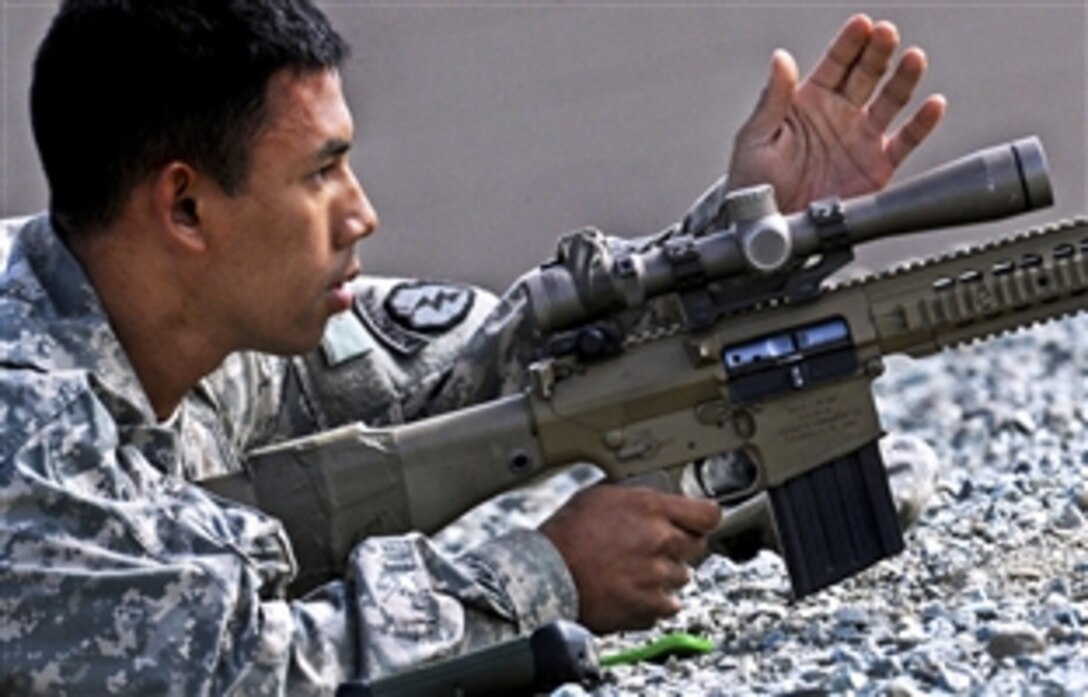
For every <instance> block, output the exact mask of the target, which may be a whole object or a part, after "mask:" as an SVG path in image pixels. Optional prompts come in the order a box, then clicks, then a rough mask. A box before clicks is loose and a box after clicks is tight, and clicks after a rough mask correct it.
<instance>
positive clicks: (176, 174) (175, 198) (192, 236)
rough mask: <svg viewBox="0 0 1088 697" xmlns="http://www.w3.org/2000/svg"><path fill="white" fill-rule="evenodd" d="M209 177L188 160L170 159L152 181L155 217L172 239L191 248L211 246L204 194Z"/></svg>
mask: <svg viewBox="0 0 1088 697" xmlns="http://www.w3.org/2000/svg"><path fill="white" fill-rule="evenodd" d="M206 180H207V177H204V176H201V175H200V174H199V173H197V171H196V170H195V169H193V167H192V166H190V165H189V164H187V163H185V162H180V161H174V162H170V163H169V164H167V165H166V166H164V167H163V168H162V169H160V170H159V172H158V174H157V175H156V176H155V178H154V180H153V182H152V200H153V206H154V208H155V217H156V218H157V219H158V220H159V223H160V227H161V229H162V230H163V231H164V232H165V233H166V234H167V235H168V237H169V240H170V241H171V242H174V243H176V244H180V245H181V246H183V247H185V248H187V249H189V250H191V251H203V250H205V249H206V248H207V242H208V241H207V238H206V234H205V233H206V230H205V227H204V222H205V221H204V219H203V218H204V212H205V211H204V208H205V205H204V203H205V202H204V194H205V193H206V192H205V191H203V189H205V187H206V186H207V182H206Z"/></svg>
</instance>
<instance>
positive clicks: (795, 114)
mask: <svg viewBox="0 0 1088 697" xmlns="http://www.w3.org/2000/svg"><path fill="white" fill-rule="evenodd" d="M898 46H899V32H898V30H897V29H896V27H895V25H894V24H892V23H890V22H883V21H882V22H877V23H875V24H874V23H873V21H872V20H871V19H869V17H867V16H865V15H860V14H859V15H855V16H853V17H851V18H850V19H849V20H847V22H846V23H845V24H844V25H843V26H842V28H841V29H840V30H839V33H838V35H837V36H836V37H835V39H834V40H833V41H832V42H831V44H830V46H828V49H827V52H826V53H825V54H824V57H823V58H822V59H821V60H820V62H819V63H818V64H817V66H816V68H815V69H814V70H813V71H812V73H811V74H810V75H809V76H808V78H806V79H805V81H804V82H803V83H802V84H801V85H800V86H798V84H797V79H798V78H797V75H798V73H797V65H796V63H795V62H794V60H793V58H792V57H791V56H790V54H789V53H787V52H786V51H783V50H778V51H775V53H774V56H773V58H772V60H771V75H770V78H769V79H768V81H767V85H766V87H764V89H763V94H762V95H761V96H760V99H759V103H758V104H757V105H756V108H755V111H753V113H752V115H751V116H750V117H749V118H748V120H747V121H746V122H745V124H744V125H743V126H742V127H741V129H740V130H739V131H738V132H737V135H736V137H735V139H734V141H733V153H732V158H731V160H730V164H729V185H730V187H731V188H740V187H744V186H752V185H754V184H763V183H766V184H771V185H773V186H774V188H775V193H776V198H777V200H778V206H779V208H780V209H781V210H782V212H784V213H785V212H792V211H796V210H800V209H802V208H804V207H805V206H807V205H808V204H809V203H810V202H812V201H814V200H817V199H821V198H825V197H828V196H841V197H844V198H845V197H848V196H856V195H859V194H864V193H869V192H871V191H874V190H877V189H880V188H882V187H883V186H884V185H885V184H887V183H888V181H889V180H890V179H891V177H892V175H893V174H894V173H895V170H896V169H897V168H898V167H899V165H900V163H902V162H903V160H904V159H905V158H906V157H907V156H908V155H909V154H910V153H911V151H913V150H914V149H915V148H916V147H917V146H918V144H919V143H921V142H922V141H923V140H924V139H925V138H926V137H927V136H928V135H929V134H930V133H931V132H932V131H933V129H934V128H935V127H936V126H937V123H938V122H939V121H940V120H941V117H942V116H943V115H944V111H945V100H944V97H942V96H940V95H930V96H929V97H927V98H926V100H925V101H924V102H922V104H921V105H920V106H919V107H918V109H917V110H916V111H915V112H914V114H913V115H912V116H911V117H910V118H908V119H906V120H905V121H904V122H903V123H902V125H901V126H900V127H899V128H898V129H897V130H896V131H895V132H893V133H888V129H889V127H890V126H891V125H892V122H893V121H894V120H895V118H896V117H897V116H898V115H899V113H900V112H901V111H902V110H903V107H904V106H906V104H907V102H908V101H909V100H910V98H911V95H912V94H913V92H914V89H915V87H917V85H918V82H919V81H920V80H921V79H922V75H923V74H924V73H925V70H926V57H925V54H924V53H923V52H922V51H921V49H918V48H916V47H912V48H909V49H907V50H906V51H904V52H903V55H902V57H901V58H900V59H899V62H898V63H897V64H896V65H895V69H894V71H892V73H891V77H889V78H888V79H887V80H886V81H884V78H885V77H886V75H887V73H888V70H889V68H890V67H891V65H892V55H893V54H894V53H895V50H896V48H897V47H898ZM882 81H884V82H883V85H881V82H882ZM878 87H879V89H878ZM874 95H875V97H874Z"/></svg>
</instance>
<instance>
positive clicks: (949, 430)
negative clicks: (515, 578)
mask: <svg viewBox="0 0 1088 697" xmlns="http://www.w3.org/2000/svg"><path fill="white" fill-rule="evenodd" d="M1082 337H1083V339H1082ZM1086 373H1088V319H1085V318H1076V319H1073V320H1065V321H1062V322H1058V323H1053V324H1049V325H1046V326H1043V327H1039V328H1036V329H1035V330H1033V331H1030V332H1021V333H1018V334H1016V335H1013V336H1007V337H1003V338H1000V339H997V340H994V341H991V342H988V343H984V344H978V345H975V346H971V347H966V348H961V349H958V350H955V351H949V352H946V353H944V354H942V355H940V356H935V357H931V358H928V359H925V360H919V361H911V360H908V359H905V358H901V357H892V358H890V359H889V360H888V370H887V373H886V374H885V375H884V376H883V377H882V378H881V379H880V380H879V381H878V382H877V383H876V387H875V394H876V396H877V400H878V403H879V408H880V412H881V415H882V419H883V421H884V426H885V428H886V429H887V430H889V431H897V432H901V433H908V434H913V435H915V436H918V437H920V438H922V439H924V440H925V441H926V442H928V443H929V444H930V445H931V446H932V447H933V449H934V451H935V452H936V453H937V456H938V458H939V460H940V462H941V463H942V464H941V469H940V472H939V475H938V486H937V491H936V493H935V495H934V496H933V498H932V499H931V501H930V504H929V506H928V507H927V509H926V511H925V512H924V514H923V515H922V517H921V520H920V521H919V522H918V523H917V525H915V526H914V528H913V529H912V530H911V531H910V532H909V533H908V534H907V536H906V543H907V549H906V551H905V552H904V553H903V554H901V555H899V556H898V557H896V558H894V559H890V560H886V561H884V562H881V563H880V564H878V565H877V566H875V567H873V568H872V569H870V570H868V571H866V572H864V573H862V574H859V575H858V576H856V577H854V578H852V579H850V580H848V581H846V582H844V583H842V584H839V585H838V586H835V587H833V588H830V589H827V590H824V591H821V592H819V593H817V594H815V595H814V596H811V597H809V598H806V599H804V600H803V601H800V602H791V601H790V599H789V584H788V579H787V576H786V572H785V567H784V565H783V564H782V562H781V561H780V560H779V558H778V557H777V556H775V555H774V554H771V553H769V552H764V553H761V554H760V555H759V556H757V557H756V558H754V559H753V560H751V561H749V562H746V563H743V564H737V563H734V562H732V561H730V560H728V559H726V558H724V557H718V556H713V557H710V558H709V559H707V560H706V561H705V562H704V563H703V564H702V565H701V566H700V567H699V568H698V569H697V570H696V573H695V580H694V582H693V583H692V584H691V585H690V586H689V587H688V588H687V589H686V590H685V591H684V593H683V599H684V602H685V609H684V611H683V612H682V613H681V614H680V615H679V616H677V617H676V618H674V619H673V620H670V621H668V622H665V623H662V624H660V625H659V626H658V627H656V628H655V629H653V630H651V631H648V632H632V633H627V634H621V635H616V636H611V637H605V638H602V639H601V640H600V643H599V650H600V652H601V653H602V654H604V653H611V652H613V651H616V650H620V649H623V648H628V647H632V646H637V645H640V644H644V643H647V642H649V641H652V640H654V639H656V638H659V637H660V636H662V635H663V634H665V633H667V632H689V633H694V634H698V635H701V636H704V637H707V638H709V639H710V640H712V641H713V643H714V646H715V649H714V650H713V651H712V652H711V653H709V654H706V655H703V656H699V657H695V658H684V659H670V660H669V661H668V662H666V663H664V664H661V665H654V664H640V665H638V666H633V667H618V668H614V669H611V670H610V671H608V681H607V682H606V683H605V684H604V685H603V686H601V687H599V688H597V689H596V690H594V691H593V692H592V693H589V694H592V695H597V696H601V697H605V696H608V697H611V696H614V695H684V696H688V695H741V694H790V693H792V694H805V695H809V694H825V693H835V694H839V693H851V694H859V695H897V696H898V695H921V694H927V695H928V694H957V695H959V694H970V695H1074V694H1088V523H1086V522H1085V519H1086V516H1088V481H1086V478H1085V474H1086V473H1088V464H1086V463H1088V403H1085V402H1084V400H1083V399H1082V397H1083V396H1084V393H1085V387H1084V385H1085V378H1086ZM580 474H582V476H584V473H580ZM575 479H577V477H576V478H575ZM556 486H558V487H559V488H560V491H559V492H558V493H560V494H562V493H564V491H563V489H565V488H567V487H571V486H573V485H572V484H570V483H569V482H568V483H566V484H563V483H560V484H557V485H556ZM568 491H569V489H568ZM555 493H556V492H553V493H552V495H553V496H554V495H555ZM552 500H554V499H552ZM545 508H546V504H544V503H541V502H540V501H539V500H534V499H532V498H531V497H529V496H516V497H513V498H512V499H510V500H508V501H506V502H500V503H499V504H498V505H497V507H492V508H490V509H485V510H484V511H481V512H479V513H477V514H476V518H475V521H474V522H473V523H472V527H473V528H476V529H480V527H482V528H485V529H486V528H489V527H490V528H492V529H494V528H495V527H501V526H505V525H508V524H532V523H534V522H535V521H536V520H538V519H539V517H540V515H541V513H542V511H544V510H545ZM465 529H466V528H458V529H456V530H454V531H451V533H450V534H449V536H448V537H447V539H446V541H447V542H448V543H449V544H450V545H451V546H452V547H453V548H457V547H460V546H462V545H463V544H467V543H470V542H471V539H472V538H471V536H469V537H465V535H466V533H465V532H464V530H465ZM555 694H556V695H564V696H567V697H569V696H571V695H585V694H587V693H586V692H585V691H583V690H581V689H580V688H577V687H565V688H562V689H560V690H559V691H557V692H556V693H555Z"/></svg>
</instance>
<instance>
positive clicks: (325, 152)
mask: <svg viewBox="0 0 1088 697" xmlns="http://www.w3.org/2000/svg"><path fill="white" fill-rule="evenodd" d="M350 149H351V142H350V141H347V140H341V139H339V138H331V139H329V140H327V141H325V144H324V145H322V146H321V147H320V148H319V149H318V151H317V152H316V153H315V154H314V159H315V160H318V161H320V162H323V161H325V160H331V159H335V158H337V157H340V156H341V155H343V154H344V153H346V152H347V151H348V150H350Z"/></svg>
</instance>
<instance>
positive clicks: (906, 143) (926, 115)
mask: <svg viewBox="0 0 1088 697" xmlns="http://www.w3.org/2000/svg"><path fill="white" fill-rule="evenodd" d="M946 108H947V104H946V103H945V99H944V97H943V96H941V95H939V94H935V95H933V96H932V97H929V98H928V99H926V101H924V102H923V103H922V106H920V107H918V110H917V111H916V112H914V115H913V116H912V117H911V118H910V120H909V121H907V122H906V123H905V124H903V126H902V127H901V128H900V129H899V130H898V131H897V132H896V134H895V135H894V136H892V137H891V138H890V139H889V140H888V146H887V153H888V159H889V160H890V161H891V164H892V167H898V166H899V163H901V162H902V161H903V160H905V159H906V157H907V155H910V154H911V152H912V151H913V150H914V149H915V148H916V147H918V144H919V143H921V142H922V141H923V140H925V139H926V136H928V135H929V134H930V133H932V132H933V129H934V128H936V127H937V124H938V123H940V120H941V118H942V117H943V116H944V112H945V109H946Z"/></svg>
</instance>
